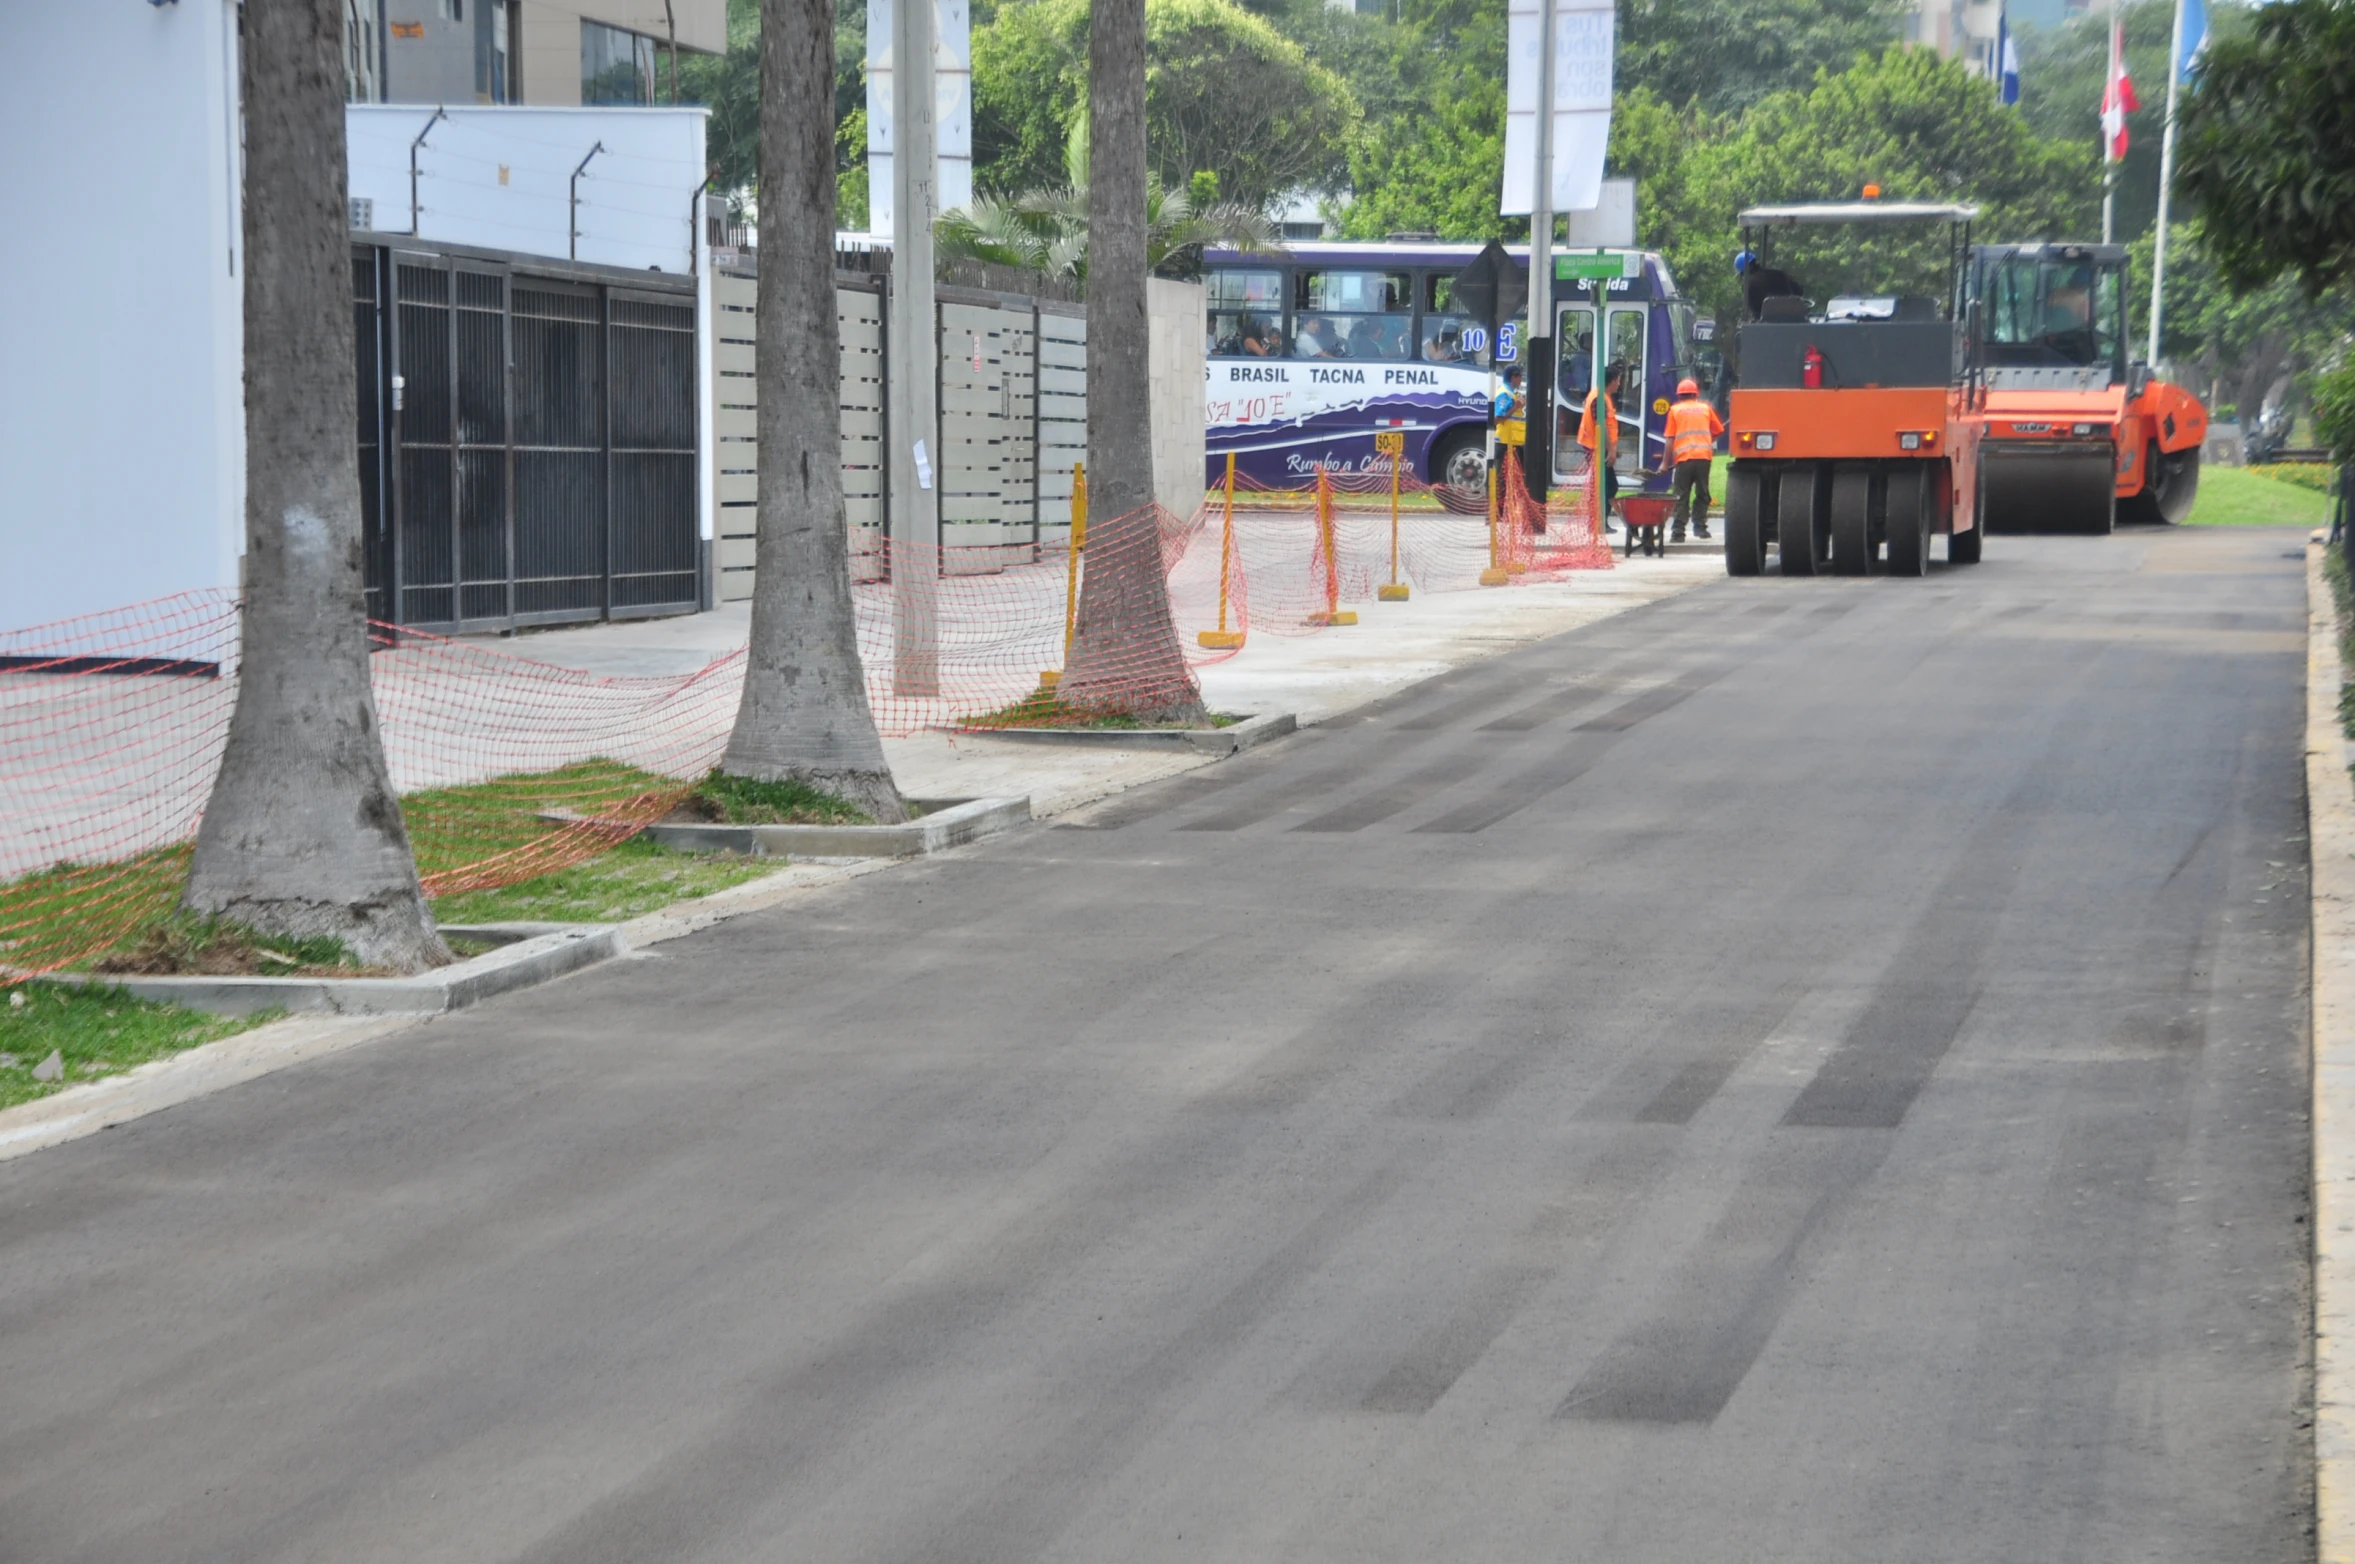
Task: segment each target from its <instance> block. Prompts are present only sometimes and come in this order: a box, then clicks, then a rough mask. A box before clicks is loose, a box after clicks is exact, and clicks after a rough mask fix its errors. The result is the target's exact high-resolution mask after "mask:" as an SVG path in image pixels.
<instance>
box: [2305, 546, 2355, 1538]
mask: <svg viewBox="0 0 2355 1564" xmlns="http://www.w3.org/2000/svg"><path fill="white" fill-rule="evenodd" d="M2306 605H2307V616H2306V617H2307V630H2306V821H2307V855H2308V859H2309V861H2310V863H2311V865H2312V879H2311V882H2310V889H2311V895H2312V904H2313V920H2314V921H2313V943H2312V947H2311V958H2310V959H2311V962H2312V968H2313V981H2312V990H2311V1000H2312V1004H2313V1010H2312V1013H2311V1016H2310V1036H2311V1039H2312V1046H2313V1049H2314V1125H2313V1135H2314V1465H2315V1472H2314V1516H2315V1543H2316V1547H2315V1556H2316V1557H2317V1558H2318V1559H2319V1560H2321V1564H2355V1237H2350V1236H2349V1235H2350V1234H2351V1233H2355V783H2350V780H2349V777H2348V771H2347V762H2348V755H2347V743H2346V738H2345V734H2344V731H2343V730H2342V728H2341V727H2340V725H2339V687H2340V682H2341V678H2342V672H2341V669H2340V667H2339V637H2338V611H2337V606H2336V605H2335V604H2334V603H2333V602H2332V601H2331V592H2330V583H2329V582H2328V581H2326V580H2324V579H2323V574H2322V549H2321V548H2320V547H2319V546H2310V547H2309V548H2308V549H2307V552H2306Z"/></svg>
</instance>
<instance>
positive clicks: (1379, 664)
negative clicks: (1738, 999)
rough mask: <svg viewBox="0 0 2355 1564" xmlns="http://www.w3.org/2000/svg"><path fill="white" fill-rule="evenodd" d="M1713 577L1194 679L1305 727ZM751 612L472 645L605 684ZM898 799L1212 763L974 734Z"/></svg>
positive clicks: (1420, 601)
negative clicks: (605, 680) (1290, 716)
mask: <svg viewBox="0 0 2355 1564" xmlns="http://www.w3.org/2000/svg"><path fill="white" fill-rule="evenodd" d="M1724 574H1725V564H1724V556H1723V555H1722V554H1721V553H1717V554H1703V553H1680V554H1671V555H1669V556H1668V557H1666V558H1663V559H1633V560H1629V559H1622V560H1621V561H1620V562H1619V563H1618V564H1617V565H1616V566H1615V567H1614V568H1612V569H1610V570H1598V571H1592V572H1586V573H1581V574H1578V575H1573V576H1571V577H1568V578H1567V579H1564V580H1559V581H1547V582H1539V583H1535V584H1523V585H1515V586H1510V587H1502V588H1494V589H1488V590H1482V591H1464V592H1441V593H1429V594H1420V593H1419V594H1417V595H1416V596H1415V597H1414V598H1413V599H1412V600H1410V601H1408V602H1404V603H1363V604H1359V605H1356V606H1357V614H1358V622H1357V623H1356V624H1355V625H1348V626H1339V627H1336V628H1333V629H1329V630H1318V631H1314V632H1312V633H1309V634H1306V635H1292V636H1278V635H1271V634H1266V633H1264V632H1260V633H1254V634H1253V635H1252V637H1251V639H1250V641H1249V643H1248V644H1246V645H1245V646H1244V648H1243V650H1242V651H1241V652H1239V653H1237V654H1236V655H1234V656H1233V657H1229V658H1227V659H1225V660H1223V661H1220V662H1215V663H1211V664H1208V665H1206V666H1204V667H1203V668H1202V669H1201V670H1200V677H1201V680H1202V693H1203V696H1204V698H1205V699H1206V700H1207V701H1208V702H1209V703H1210V705H1211V707H1212V709H1213V710H1216V711H1222V712H1240V713H1246V714H1257V713H1261V712H1279V711H1289V712H1292V713H1294V714H1296V715H1297V716H1298V717H1299V719H1300V721H1301V723H1302V724H1303V725H1304V726H1307V725H1313V724H1315V723H1318V722H1323V721H1326V720H1328V719H1330V718H1332V717H1335V716H1338V715H1339V714H1341V713H1343V712H1346V711H1349V710H1352V709H1354V708H1355V707H1358V706H1362V705H1365V704H1366V703H1367V702H1369V701H1375V700H1379V699H1381V698H1382V697H1383V696H1385V695H1387V694H1389V693H1390V692H1391V691H1393V690H1397V689H1401V688H1403V687H1404V686H1406V685H1409V684H1414V683H1417V682H1419V681H1421V680H1424V679H1428V678H1431V677H1432V676H1433V675H1436V674H1440V673H1444V672H1446V671H1447V670H1448V669H1450V668H1454V667H1457V666H1459V665H1461V664H1463V663H1468V662H1476V661H1479V660H1480V659H1482V658H1486V657H1493V656H1496V655H1497V654H1499V653H1501V652H1505V651H1508V650H1510V649H1511V648H1513V647H1516V646H1523V645H1526V644H1528V643H1529V642H1531V641H1537V640H1542V639H1544V638H1545V637H1547V636H1550V635H1559V634H1561V633H1562V632H1563V631H1566V630H1575V629H1577V628H1579V627H1580V626H1582V625H1588V624H1592V623H1594V622H1595V621H1597V620H1599V619H1607V618H1609V617H1610V616H1611V615H1613V614H1617V613H1623V612H1625V611H1626V610H1628V609H1630V608H1637V607H1640V606H1642V605H1643V604H1645V603H1651V602H1657V601H1658V600H1659V599H1661V598H1664V597H1671V596H1674V595H1675V594H1677V593H1679V592H1683V591H1686V590H1688V589H1690V588H1692V587H1695V586H1698V585H1700V584H1701V583H1703V582H1705V581H1714V580H1716V579H1718V578H1720V577H1722V576H1723V575H1724ZM751 618H752V616H751V605H750V604H747V603H730V604H727V605H725V606H723V607H721V608H718V609H715V610H714V611H712V612H710V613H705V614H691V615H686V616H682V617H680V618H676V619H642V620H634V621H624V622H622V623H618V624H603V625H592V626H588V627H586V628H582V629H566V630H542V631H533V632H529V633H526V634H523V635H518V636H512V637H503V638H500V637H484V638H481V639H482V643H483V644H487V645H492V646H496V647H497V648H498V649H500V650H502V651H505V652H510V653H512V654H514V655H516V656H519V657H529V658H534V659H537V660H539V661H542V662H548V663H554V664H556V665H558V666H560V667H566V668H577V669H579V670H581V671H583V672H585V673H594V674H602V675H606V676H609V677H630V676H645V675H665V674H668V675H677V674H685V673H692V672H693V671H694V670H696V669H697V668H700V667H702V666H704V665H705V664H706V663H708V662H710V661H711V660H712V659H713V658H715V657H718V656H721V655H723V654H724V653H727V652H730V651H733V650H735V649H736V648H738V647H740V646H742V645H743V644H744V642H745V637H746V635H747V633H748V632H749V629H750V626H751ZM883 748H884V753H885V754H886V755H888V756H889V757H890V760H891V769H892V773H893V775H894V776H896V777H897V778H898V779H899V784H900V788H901V790H902V791H904V792H906V793H909V794H911V795H913V796H915V797H918V798H976V797H982V796H985V795H992V794H1016V793H1028V794H1029V795H1030V797H1031V808H1032V812H1033V813H1034V814H1041V815H1046V814H1055V813H1058V812H1060V811H1062V810H1066V809H1072V808H1076V807H1077V806H1079V805H1080V804H1084V803H1088V802H1090V801H1092V800H1094V799H1098V798H1102V797H1104V796H1106V795H1107V794H1111V793H1117V792H1121V791H1123V790H1125V789H1127V788H1131V787H1135V786H1137V785H1139V784H1140V783H1144V782H1150V781H1153V780H1155V779H1157V778H1160V777H1165V776H1172V775H1174V774H1176V773H1178V772H1180V771H1191V770H1193V769H1195V768H1196V767H1198V766H1204V765H1211V764H1215V762H1214V761H1212V760H1210V759H1209V758H1208V757H1205V756H1200V755H1186V754H1173V753H1171V752H1168V751H1165V750H1146V749H1119V748H1097V747H1093V746H1090V747H1086V748H1080V747H1076V746H1072V747H1067V746H1061V745H1048V744H1035V743H1024V742H1018V741H1011V740H1005V739H992V738H987V737H982V736H979V735H975V734H965V733H954V734H952V733H944V732H921V733H915V734H910V735H907V736H905V737H897V738H895V737H886V738H885V739H884V741H883Z"/></svg>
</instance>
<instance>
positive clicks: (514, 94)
mask: <svg viewBox="0 0 2355 1564" xmlns="http://www.w3.org/2000/svg"><path fill="white" fill-rule="evenodd" d="M516 10H517V7H516V5H515V3H514V0H486V3H482V4H478V5H476V6H475V8H474V95H475V97H476V99H477V100H478V101H480V102H483V103H521V102H522V101H523V92H522V90H521V86H522V84H521V83H520V82H518V81H517V80H516V76H515V63H516V58H517V55H518V54H519V52H520V51H518V50H517V48H516V47H515V43H516V37H517V35H518V34H519V33H520V32H521V31H522V26H521V22H522V18H520V17H518V16H517V15H516V14H515V13H516Z"/></svg>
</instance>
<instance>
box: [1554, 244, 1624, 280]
mask: <svg viewBox="0 0 2355 1564" xmlns="http://www.w3.org/2000/svg"><path fill="white" fill-rule="evenodd" d="M1642 264H1643V262H1642V258H1641V257H1639V256H1638V255H1636V254H1635V253H1634V252H1633V251H1631V250H1622V251H1605V252H1604V253H1602V254H1600V255H1557V256H1555V257H1554V281H1556V282H1610V281H1615V280H1616V279H1618V278H1621V277H1634V276H1636V275H1638V274H1639V271H1640V268H1641V266H1642Z"/></svg>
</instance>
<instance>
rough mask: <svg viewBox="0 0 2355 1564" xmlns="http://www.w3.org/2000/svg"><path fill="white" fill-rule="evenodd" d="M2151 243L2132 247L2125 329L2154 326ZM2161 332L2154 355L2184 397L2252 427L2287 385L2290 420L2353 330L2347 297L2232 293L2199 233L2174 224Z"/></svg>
mask: <svg viewBox="0 0 2355 1564" xmlns="http://www.w3.org/2000/svg"><path fill="white" fill-rule="evenodd" d="M2154 237H2155V230H2154V232H2153V233H2146V234H2144V235H2143V236H2142V237H2141V238H2139V239H2137V240H2135V241H2134V244H2133V246H2132V253H2133V272H2134V280H2133V293H2132V295H2131V297H2130V299H2129V306H2130V307H2129V311H2128V314H2127V319H2128V320H2129V321H2140V322H2146V323H2147V322H2148V321H2149V319H2150V292H2151V250H2152V240H2153V238H2154ZM2160 325H2161V335H2160V340H2159V355H2160V357H2161V358H2162V359H2164V360H2165V361H2166V362H2167V365H2168V367H2169V369H2170V371H2171V372H2172V373H2173V374H2174V375H2175V376H2176V378H2177V379H2178V381H2179V382H2180V383H2181V384H2182V385H2183V387H2184V388H2185V389H2186V390H2188V391H2190V392H2191V393H2192V394H2193V395H2194V396H2197V397H2199V398H2200V399H2201V400H2202V401H2203V402H2205V403H2207V404H2208V405H2209V406H2210V407H2211V408H2216V407H2230V408H2233V409H2235V410H2236V412H2238V413H2239V415H2240V416H2241V417H2242V418H2243V419H2244V420H2248V419H2253V418H2255V417H2256V415H2257V412H2258V410H2259V409H2260V408H2262V407H2263V406H2264V405H2265V400H2266V397H2267V395H2268V394H2269V393H2270V392H2271V391H2272V390H2273V389H2274V388H2275V387H2276V386H2277V385H2279V384H2280V383H2281V381H2282V379H2283V377H2284V376H2288V377H2290V388H2289V389H2290V395H2289V402H2288V405H2289V407H2290V409H2291V411H2293V412H2294V411H2295V410H2296V405H2297V403H2298V402H2300V401H2302V400H2304V398H2305V390H2304V388H2305V385H2306V383H2307V381H2308V378H2309V377H2310V376H2311V375H2312V373H2313V371H2314V370H2315V369H2316V368H2317V366H2319V365H2322V364H2325V363H2328V362H2330V361H2332V360H2334V359H2336V358H2337V357H2338V356H2339V355H2340V354H2341V353H2342V352H2343V344H2344V343H2345V340H2346V335H2345V334H2346V330H2347V327H2348V325H2349V320H2348V311H2347V307H2346V301H2345V300H2344V298H2343V297H2341V296H2340V295H2338V294H2336V293H2326V294H2323V295H2321V296H2319V297H2317V298H2308V297H2307V296H2306V294H2305V290H2304V289H2303V288H2301V287H2300V286H2299V285H2298V283H2297V281H2296V279H2294V278H2292V277H2288V276H2283V277H2277V278H2275V279H2274V280H2273V281H2272V282H2269V283H2267V284H2265V285H2264V286H2263V287H2260V288H2255V289H2249V290H2246V291H2241V290H2236V289H2234V288H2233V287H2231V286H2230V285H2229V284H2228V283H2227V281H2226V280H2225V278H2224V276H2223V274H2222V273H2221V271H2220V270H2219V268H2218V266H2217V263H2216V258H2215V256H2214V254H2213V253H2212V252H2211V250H2210V249H2209V247H2208V245H2207V243H2206V242H2205V241H2204V239H2203V238H2202V236H2201V235H2200V233H2199V232H2198V230H2197V229H2195V228H2193V227H2191V226H2190V225H2187V224H2183V223H2176V224H2173V225H2171V227H2170V230H2169V235H2168V240H2167V314H2166V317H2165V318H2164V319H2163V320H2162V321H2161V322H2160Z"/></svg>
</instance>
